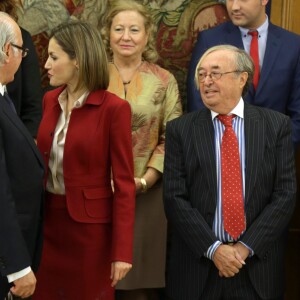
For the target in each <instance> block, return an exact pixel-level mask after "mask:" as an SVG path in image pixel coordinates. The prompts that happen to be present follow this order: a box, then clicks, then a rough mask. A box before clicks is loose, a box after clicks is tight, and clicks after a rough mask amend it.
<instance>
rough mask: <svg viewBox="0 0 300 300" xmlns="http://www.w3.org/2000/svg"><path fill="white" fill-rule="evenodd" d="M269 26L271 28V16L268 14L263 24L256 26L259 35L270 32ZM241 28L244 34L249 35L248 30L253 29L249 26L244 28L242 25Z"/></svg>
mask: <svg viewBox="0 0 300 300" xmlns="http://www.w3.org/2000/svg"><path fill="white" fill-rule="evenodd" d="M268 28H269V18H268V16H267V15H266V20H265V22H264V23H263V24H262V25H261V26H259V27H258V28H256V30H257V31H258V35H263V34H266V33H267V32H268ZM239 29H240V31H241V33H242V36H247V34H248V32H249V31H251V30H249V29H248V28H244V27H240V26H239Z"/></svg>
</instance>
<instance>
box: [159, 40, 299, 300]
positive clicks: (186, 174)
mask: <svg viewBox="0 0 300 300" xmlns="http://www.w3.org/2000/svg"><path fill="white" fill-rule="evenodd" d="M253 70H254V66H253V62H252V60H251V58H250V57H249V56H248V54H246V52H245V51H244V50H241V49H238V48H236V47H233V46H229V45H221V46H216V47H213V48H210V49H209V50H207V52H205V53H204V55H203V56H202V58H201V59H200V61H199V63H198V65H197V67H196V71H195V81H196V85H197V86H198V87H199V88H200V92H201V96H202V100H203V103H204V105H205V106H206V108H205V109H203V110H200V111H198V112H193V113H189V114H187V115H185V116H183V117H180V118H178V119H175V120H174V121H171V122H169V123H168V124H167V131H166V149H165V167H164V201H165V211H166V215H167V218H168V220H169V222H170V224H171V226H172V239H171V245H170V258H169V266H168V272H167V274H168V278H167V292H168V295H169V297H171V299H174V300H186V299H188V300H199V299H201V300H212V299H213V300H219V299H222V300H227V299H242V300H261V299H265V300H275V299H276V300H277V299H281V297H282V295H283V293H284V275H283V274H284V270H283V269H284V267H283V265H284V249H285V242H284V241H285V240H284V234H283V232H284V229H285V228H286V226H287V224H288V222H289V220H290V217H291V215H292V212H293V208H294V204H295V193H296V180H295V169H294V154H293V144H292V139H291V128H290V127H291V126H290V119H289V117H287V116H285V115H283V114H281V113H279V112H275V111H272V110H269V109H266V108H261V107H257V106H252V105H250V104H248V103H246V102H244V100H243V96H244V95H245V94H246V92H247V89H248V87H249V86H250V85H251V82H252V78H253V73H254V71H253ZM228 120H229V122H228Z"/></svg>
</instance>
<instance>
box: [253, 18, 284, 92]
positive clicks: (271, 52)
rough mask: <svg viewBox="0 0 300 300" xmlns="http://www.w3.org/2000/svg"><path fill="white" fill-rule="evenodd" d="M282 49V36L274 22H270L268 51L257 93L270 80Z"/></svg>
mask: <svg viewBox="0 0 300 300" xmlns="http://www.w3.org/2000/svg"><path fill="white" fill-rule="evenodd" d="M279 50H280V36H279V32H278V31H277V30H276V27H275V26H274V25H273V24H271V23H270V24H269V29H268V37H267V44H266V52H265V56H264V62H263V66H262V69H261V74H260V79H259V83H258V86H257V91H256V95H258V94H259V93H260V91H261V90H262V88H263V86H264V84H265V82H266V81H267V80H270V72H271V70H272V68H273V65H274V64H275V63H276V62H277V61H278V55H279Z"/></svg>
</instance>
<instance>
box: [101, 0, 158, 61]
mask: <svg viewBox="0 0 300 300" xmlns="http://www.w3.org/2000/svg"><path fill="white" fill-rule="evenodd" d="M122 11H135V12H137V13H139V14H140V15H141V16H142V17H143V19H144V25H145V30H146V33H147V35H148V42H147V45H146V47H145V49H144V51H143V53H142V58H143V59H144V60H145V61H148V62H152V63H154V62H156V61H157V59H158V53H157V50H156V39H155V31H156V30H155V25H154V21H153V19H152V16H151V14H150V13H149V12H148V11H147V9H146V8H145V6H143V5H142V4H140V3H138V2H136V1H134V0H126V1H124V0H115V1H112V2H111V4H110V8H109V9H108V12H107V14H106V16H105V20H104V25H103V27H102V28H101V34H102V37H103V41H104V44H105V48H106V51H107V54H108V56H109V59H111V60H112V57H113V53H112V50H111V48H110V30H111V24H112V21H113V18H114V17H115V16H116V15H117V14H118V13H120V12H122Z"/></svg>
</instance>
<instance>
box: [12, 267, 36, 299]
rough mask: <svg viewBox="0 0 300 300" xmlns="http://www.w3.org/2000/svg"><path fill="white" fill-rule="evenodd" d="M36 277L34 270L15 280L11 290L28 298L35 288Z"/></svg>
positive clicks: (19, 295)
mask: <svg viewBox="0 0 300 300" xmlns="http://www.w3.org/2000/svg"><path fill="white" fill-rule="evenodd" d="M35 285H36V278H35V276H34V274H33V272H32V271H30V273H28V274H27V275H25V276H23V277H21V278H19V279H17V280H15V281H14V286H13V287H11V289H10V291H11V293H12V294H13V295H15V296H18V297H21V298H28V297H30V296H31V295H32V294H33V293H34V290H35Z"/></svg>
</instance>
